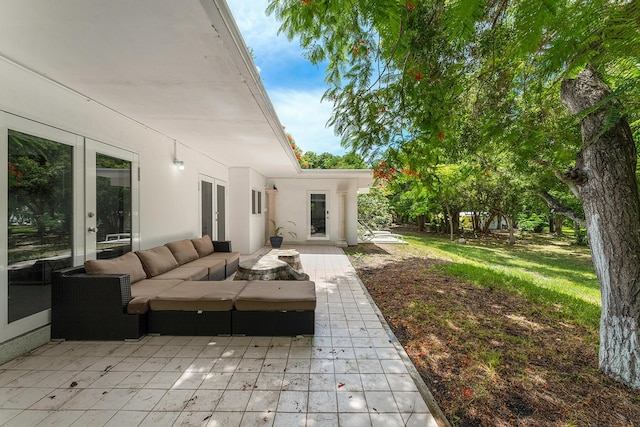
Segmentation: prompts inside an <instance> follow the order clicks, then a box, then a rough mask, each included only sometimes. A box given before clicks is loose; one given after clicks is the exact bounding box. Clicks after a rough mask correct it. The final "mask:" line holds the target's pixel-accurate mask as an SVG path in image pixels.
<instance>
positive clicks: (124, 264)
mask: <svg viewBox="0 0 640 427" xmlns="http://www.w3.org/2000/svg"><path fill="white" fill-rule="evenodd" d="M84 269H85V271H86V272H87V273H88V274H128V275H129V280H130V281H131V283H135V282H137V281H139V280H142V279H146V278H147V274H146V273H145V271H144V269H143V267H142V263H141V262H140V258H138V257H137V256H136V254H134V253H133V252H128V253H126V254H124V255H122V256H119V257H118V258H113V259H92V260H87V261H85V262H84Z"/></svg>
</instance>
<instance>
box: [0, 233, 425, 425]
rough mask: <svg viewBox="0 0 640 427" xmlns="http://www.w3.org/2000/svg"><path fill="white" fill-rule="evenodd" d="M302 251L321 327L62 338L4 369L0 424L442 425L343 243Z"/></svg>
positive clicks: (0, 376) (0, 370) (0, 374)
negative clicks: (306, 331)
mask: <svg viewBox="0 0 640 427" xmlns="http://www.w3.org/2000/svg"><path fill="white" fill-rule="evenodd" d="M297 249H298V250H299V251H300V252H301V253H302V255H301V259H302V264H303V266H304V269H305V272H307V273H308V274H309V275H310V276H311V280H314V281H315V282H316V290H317V297H318V305H317V310H316V332H315V336H313V337H310V336H304V337H293V338H291V337H240V336H238V337H236V336H233V337H172V336H147V337H144V338H143V339H141V340H139V341H134V342H105V341H101V342H73V341H70V342H58V343H56V342H52V343H50V344H47V345H45V346H43V347H40V348H38V349H37V350H35V351H33V352H32V353H31V354H29V355H27V356H23V357H20V358H18V359H15V360H13V361H11V362H8V363H6V364H5V365H3V366H0V425H8V426H17V427H25V426H33V425H42V426H54V425H55V426H58V425H60V426H68V425H74V426H101V425H107V426H117V427H123V426H133V425H144V426H169V425H176V426H187V425H189V426H191V425H193V426H224V427H227V426H287V427H288V426H305V425H306V426H332V427H333V426H349V427H352V426H384V427H390V426H429V427H435V426H436V422H435V420H434V418H433V417H432V415H431V414H430V413H429V410H428V408H427V405H426V404H425V400H424V398H423V395H422V394H421V393H420V392H419V390H420V389H423V390H424V384H420V380H419V379H417V381H414V380H415V379H416V375H415V370H413V367H412V366H411V365H410V364H409V365H408V364H407V362H406V360H407V359H406V355H404V354H403V352H402V350H401V349H400V351H399V350H398V346H397V345H396V344H397V342H396V341H395V338H393V336H390V335H389V334H388V331H387V329H386V328H385V325H384V324H383V323H382V322H381V321H380V319H379V317H378V314H377V308H376V307H375V306H373V305H372V304H371V303H370V300H369V299H368V297H367V294H366V291H365V290H364V288H363V286H362V284H361V282H360V280H359V279H358V277H357V275H356V273H355V271H354V269H353V268H352V266H351V264H350V263H349V261H348V259H347V257H346V256H345V255H344V253H343V252H342V250H341V249H337V248H334V247H329V246H327V247H322V246H309V247H298V248H297ZM412 373H413V375H412ZM417 384H418V385H417ZM419 387H420V388H419ZM427 398H428V396H427Z"/></svg>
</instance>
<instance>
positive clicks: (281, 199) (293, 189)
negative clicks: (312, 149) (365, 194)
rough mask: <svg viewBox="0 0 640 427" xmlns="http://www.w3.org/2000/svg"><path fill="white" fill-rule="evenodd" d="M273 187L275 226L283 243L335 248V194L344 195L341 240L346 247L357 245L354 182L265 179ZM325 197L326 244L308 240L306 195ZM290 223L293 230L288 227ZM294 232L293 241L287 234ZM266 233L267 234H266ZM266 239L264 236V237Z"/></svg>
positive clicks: (356, 207)
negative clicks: (292, 223) (342, 238)
mask: <svg viewBox="0 0 640 427" xmlns="http://www.w3.org/2000/svg"><path fill="white" fill-rule="evenodd" d="M273 185H275V186H276V188H277V189H278V192H277V193H276V197H275V199H276V223H277V224H278V225H280V226H283V227H284V233H283V237H284V243H285V244H290V243H304V244H310V243H312V244H335V243H336V241H337V240H338V228H339V223H338V218H339V212H338V207H339V197H340V196H339V194H338V192H342V191H346V192H347V195H346V198H345V238H346V241H347V244H348V245H349V246H354V245H357V244H358V227H357V225H358V222H357V219H358V180H357V179H349V178H343V179H339V178H335V179H331V178H329V179H320V178H301V179H283V178H278V179H269V180H268V186H269V187H270V188H272V187H273ZM323 192H326V194H327V210H328V211H329V215H328V218H327V219H328V227H327V231H328V238H327V239H326V240H316V239H313V240H309V239H308V234H309V230H308V224H310V218H309V210H310V207H309V196H308V195H309V193H323ZM288 221H293V222H294V223H295V224H296V226H295V227H293V226H292V225H291V224H288V223H287V222H288ZM288 231H295V233H296V234H297V238H295V239H294V238H292V237H291V236H290V235H289V234H288V233H287V232H288ZM267 233H268V231H267ZM265 237H267V238H268V236H265Z"/></svg>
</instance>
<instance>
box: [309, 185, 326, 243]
mask: <svg viewBox="0 0 640 427" xmlns="http://www.w3.org/2000/svg"><path fill="white" fill-rule="evenodd" d="M312 194H324V196H325V199H324V200H325V207H324V208H325V209H324V236H319V237H318V236H315V237H314V236H312V235H311V195H312ZM329 194H330V193H329V191H328V190H317V191H316V190H308V191H307V200H306V203H307V207H306V210H307V239H308V240H329V239H330V238H331V236H330V233H329V230H330V229H331V215H330V212H331V210H330V202H329Z"/></svg>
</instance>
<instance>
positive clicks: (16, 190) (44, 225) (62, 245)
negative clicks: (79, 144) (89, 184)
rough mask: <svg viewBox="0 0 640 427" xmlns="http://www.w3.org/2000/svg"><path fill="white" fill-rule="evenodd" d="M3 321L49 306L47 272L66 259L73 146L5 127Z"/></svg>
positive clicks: (68, 256) (66, 263)
mask: <svg viewBox="0 0 640 427" xmlns="http://www.w3.org/2000/svg"><path fill="white" fill-rule="evenodd" d="M7 213H8V217H9V218H8V219H9V225H8V232H7V249H8V251H7V253H8V259H7V261H8V262H7V265H8V267H7V270H8V281H9V292H8V295H9V305H8V308H9V309H8V317H9V319H8V320H9V322H13V321H16V320H18V319H22V318H25V317H27V316H30V315H32V314H35V313H39V312H41V311H44V310H47V309H49V308H51V273H52V271H54V270H58V269H60V268H64V267H69V266H71V265H72V263H73V260H72V249H73V240H72V239H73V236H72V229H73V147H72V146H70V145H66V144H61V143H57V142H54V141H50V140H47V139H43V138H40V137H37V136H33V135H29V134H26V133H21V132H17V131H13V130H9V132H8V212H7Z"/></svg>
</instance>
